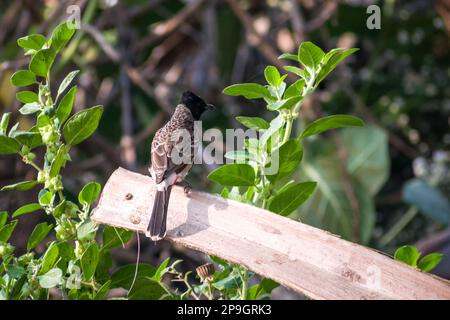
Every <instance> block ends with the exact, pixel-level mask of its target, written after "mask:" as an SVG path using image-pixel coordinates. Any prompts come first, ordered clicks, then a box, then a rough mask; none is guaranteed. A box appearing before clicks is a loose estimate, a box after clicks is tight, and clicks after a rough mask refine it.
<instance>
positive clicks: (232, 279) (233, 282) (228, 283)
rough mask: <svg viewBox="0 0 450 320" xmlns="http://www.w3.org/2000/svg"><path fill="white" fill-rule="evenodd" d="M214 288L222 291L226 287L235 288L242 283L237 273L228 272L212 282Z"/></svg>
mask: <svg viewBox="0 0 450 320" xmlns="http://www.w3.org/2000/svg"><path fill="white" fill-rule="evenodd" d="M212 285H213V286H214V287H215V288H216V289H218V290H220V291H223V290H227V289H237V288H239V287H241V285H242V279H241V277H240V276H239V275H238V274H235V273H230V274H229V275H228V276H227V277H225V278H223V279H221V280H219V281H216V282H214V283H213V284H212Z"/></svg>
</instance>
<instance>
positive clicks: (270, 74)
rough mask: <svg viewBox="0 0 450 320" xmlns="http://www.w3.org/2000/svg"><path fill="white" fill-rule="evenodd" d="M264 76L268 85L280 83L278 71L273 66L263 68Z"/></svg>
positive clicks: (276, 85) (275, 85)
mask: <svg viewBox="0 0 450 320" xmlns="http://www.w3.org/2000/svg"><path fill="white" fill-rule="evenodd" d="M264 77H265V78H266V81H267V83H269V84H270V85H272V86H274V87H278V86H279V85H280V82H281V77H280V73H279V72H278V69H277V68H275V67H274V66H267V67H266V69H264Z"/></svg>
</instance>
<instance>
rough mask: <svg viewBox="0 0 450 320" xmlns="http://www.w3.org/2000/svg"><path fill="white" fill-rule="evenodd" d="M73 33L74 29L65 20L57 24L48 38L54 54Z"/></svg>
mask: <svg viewBox="0 0 450 320" xmlns="http://www.w3.org/2000/svg"><path fill="white" fill-rule="evenodd" d="M74 33H75V29H74V28H72V27H71V26H70V25H69V24H68V23H67V22H63V23H61V24H60V25H58V26H57V27H56V28H55V29H54V30H53V33H52V36H51V38H50V44H51V46H52V49H53V50H54V52H55V54H56V53H58V52H59V50H61V49H62V48H63V47H64V46H65V45H66V44H67V42H69V40H70V39H71V38H72V36H73V34H74Z"/></svg>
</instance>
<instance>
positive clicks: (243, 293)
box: [239, 270, 248, 300]
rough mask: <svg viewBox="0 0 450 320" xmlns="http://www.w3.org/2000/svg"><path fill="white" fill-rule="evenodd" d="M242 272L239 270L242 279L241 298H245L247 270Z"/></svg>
mask: <svg viewBox="0 0 450 320" xmlns="http://www.w3.org/2000/svg"><path fill="white" fill-rule="evenodd" d="M243 273H244V274H242V273H241V270H239V276H240V277H241V280H242V290H241V300H247V291H248V272H247V270H244V271H243Z"/></svg>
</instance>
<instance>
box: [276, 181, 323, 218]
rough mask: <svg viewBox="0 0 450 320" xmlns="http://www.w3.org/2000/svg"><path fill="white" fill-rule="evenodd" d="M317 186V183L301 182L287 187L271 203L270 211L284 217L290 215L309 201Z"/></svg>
mask: <svg viewBox="0 0 450 320" xmlns="http://www.w3.org/2000/svg"><path fill="white" fill-rule="evenodd" d="M316 185H317V183H316V182H301V183H297V184H295V185H292V186H289V187H287V188H286V189H285V190H283V192H280V193H278V194H277V195H276V196H275V197H273V198H272V199H271V200H270V201H269V210H270V211H272V212H276V213H278V214H280V215H282V216H287V215H289V214H290V213H291V212H292V211H294V210H295V209H297V208H298V207H299V206H300V205H301V204H302V203H304V202H305V201H306V200H308V198H309V197H310V196H311V194H312V193H313V192H314V189H315V188H316Z"/></svg>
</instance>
